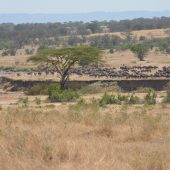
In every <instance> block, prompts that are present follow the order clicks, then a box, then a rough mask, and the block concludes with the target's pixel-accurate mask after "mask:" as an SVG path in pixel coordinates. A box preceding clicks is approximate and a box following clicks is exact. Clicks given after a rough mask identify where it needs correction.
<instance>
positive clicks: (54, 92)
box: [48, 85, 79, 102]
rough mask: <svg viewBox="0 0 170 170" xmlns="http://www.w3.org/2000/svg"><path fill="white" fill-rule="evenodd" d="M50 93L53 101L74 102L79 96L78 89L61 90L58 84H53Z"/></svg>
mask: <svg viewBox="0 0 170 170" xmlns="http://www.w3.org/2000/svg"><path fill="white" fill-rule="evenodd" d="M48 95H49V100H50V101H51V102H73V101H75V100H76V99H77V98H79V95H78V93H77V92H76V91H74V90H71V89H67V90H61V89H60V88H59V87H58V86H56V85H52V86H50V87H49V88H48Z"/></svg>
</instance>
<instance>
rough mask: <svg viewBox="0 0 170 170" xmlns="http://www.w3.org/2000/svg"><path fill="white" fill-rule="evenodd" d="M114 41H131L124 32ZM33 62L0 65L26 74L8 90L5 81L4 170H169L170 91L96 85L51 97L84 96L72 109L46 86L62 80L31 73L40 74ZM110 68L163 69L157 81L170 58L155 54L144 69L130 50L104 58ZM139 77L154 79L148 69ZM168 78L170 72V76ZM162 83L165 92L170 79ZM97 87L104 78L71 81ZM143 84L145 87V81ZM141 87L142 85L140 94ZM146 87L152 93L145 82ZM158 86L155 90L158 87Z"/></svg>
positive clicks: (0, 90)
mask: <svg viewBox="0 0 170 170" xmlns="http://www.w3.org/2000/svg"><path fill="white" fill-rule="evenodd" d="M169 31H170V30H169V29H160V30H159V29H158V30H143V31H133V32H132V35H133V37H136V38H137V39H139V38H140V37H141V36H145V37H146V38H147V39H152V38H164V37H169V36H170V34H169ZM106 34H108V33H103V34H93V35H89V36H88V38H92V37H93V36H99V35H100V36H105V35H106ZM108 35H118V36H120V37H121V38H124V35H123V34H122V33H119V32H118V33H113V34H112V33H110V34H108ZM61 38H68V37H61ZM28 57H29V56H27V55H25V54H24V50H23V49H21V50H19V51H17V55H16V56H4V57H0V67H13V68H16V69H25V70H26V71H25V72H24V71H21V72H17V71H16V72H14V73H10V74H5V76H7V77H9V78H11V79H14V80H23V81H9V82H5V83H4V82H3V83H4V84H3V83H1V79H0V83H1V84H0V170H1V169H2V170H33V169H36V170H49V169H50V170H170V154H169V153H170V104H168V102H170V101H168V100H167V99H168V97H167V95H168V90H167V89H168V88H167V89H166V90H167V91H157V92H155V91H154V90H153V89H152V88H148V86H147V87H145V88H144V86H143V87H142V88H139V89H137V90H134V91H132V89H131V88H129V89H131V90H129V92H127V91H128V90H127V91H123V89H121V88H120V86H118V83H117V82H116V83H115V82H111V83H110V84H109V83H108V82H107V83H106V82H104V83H103V82H97V83H96V82H95V83H93V84H90V85H89V84H86V85H84V86H85V87H84V89H83V87H79V88H78V87H77V86H76V84H74V85H75V87H74V90H73V89H71V90H72V91H69V90H70V89H67V90H66V89H65V90H63V89H62V90H61V89H55V90H54V91H52V92H53V93H52V92H51V93H52V94H51V96H52V97H54V98H55V97H56V96H57V95H58V96H59V97H61V99H62V97H63V98H64V97H65V96H67V93H68V96H67V97H68V98H69V97H70V96H71V95H75V94H74V93H77V96H76V98H75V96H74V100H71V99H70V98H69V99H70V101H69V102H68V101H67V102H66V101H57V100H56V101H52V100H50V90H49V89H50V88H51V87H50V86H49V84H45V83H44V82H46V81H45V80H49V79H50V80H55V81H59V80H60V79H59V76H58V74H57V73H55V72H53V74H51V72H49V73H46V72H45V71H44V72H40V74H38V73H39V72H36V74H35V72H31V71H30V68H36V67H37V66H36V65H34V64H33V63H31V62H29V63H28V62H27V59H28ZM103 61H104V62H103V63H102V64H103V66H104V67H105V68H110V69H111V68H113V69H115V70H116V71H120V70H121V69H120V67H121V66H123V65H125V66H128V67H133V66H140V67H147V66H156V69H155V68H152V69H151V70H149V73H148V72H147V73H146V74H152V73H154V72H156V71H158V70H160V69H162V68H163V67H165V66H166V67H169V65H170V55H167V54H164V53H161V52H160V51H158V50H156V48H153V49H152V50H151V51H150V52H149V54H148V55H147V57H146V58H145V61H139V60H138V59H137V57H135V56H134V54H133V53H132V52H130V50H126V51H116V52H114V53H113V54H111V53H110V52H109V51H108V50H104V51H103ZM92 67H93V66H92ZM144 69H145V70H144ZM139 70H142V71H148V70H147V69H146V68H139V69H138V68H137V69H136V70H135V69H134V71H139ZM142 71H141V72H142ZM168 71H169V70H168V69H167V73H169V72H168ZM105 72H106V71H105ZM129 72H130V73H131V70H130V71H129ZM144 73H145V72H144ZM3 74H4V73H3V71H2V73H1V72H0V78H1V77H2V76H4V75H3ZM136 74H140V72H136ZM154 78H155V77H153V79H154ZM161 78H162V77H160V78H159V77H158V80H160V81H161V83H160V84H159V83H156V85H157V86H162V87H163V88H165V87H164V86H165V84H166V85H167V84H168V78H167V77H163V78H162V79H161ZM97 79H98V77H97V76H96V77H93V76H91V77H90V76H88V75H86V76H84V75H83V74H72V75H71V76H70V77H69V80H78V81H77V82H78V83H79V82H80V81H90V80H97ZM106 79H107V80H113V77H109V76H108V77H106V76H105V77H104V76H103V77H100V79H99V80H106ZM124 79H126V77H125V78H124ZM139 79H140V80H142V78H141V77H139ZM139 79H137V78H136V81H138V83H137V86H138V85H139V83H140V81H139ZM8 80H9V79H8ZM25 80H36V81H42V82H43V83H44V84H43V83H42V84H41V85H40V84H39V85H38V84H36V82H35V84H33V83H34V81H28V82H25ZM119 80H123V78H122V77H119ZM126 80H128V79H126ZM129 80H130V81H131V80H132V79H130V78H129ZM134 80H135V78H134ZM143 80H144V79H143ZM146 80H150V81H151V80H152V79H150V78H148V79H146ZM130 81H129V85H130ZM11 82H12V83H13V84H12V83H11ZM14 82H17V83H18V82H19V83H18V84H19V85H18V84H17V83H16V84H15V85H14ZM30 82H31V83H32V82H33V83H32V84H31V83H30ZM122 82H123V81H122ZM122 82H121V83H122ZM132 82H133V81H132ZM162 82H163V83H162ZM164 82H165V83H164ZM10 83H11V84H10ZM26 83H27V85H28V86H27V87H26ZM29 83H30V84H31V85H32V86H31V85H30V84H29ZM133 83H134V82H133ZM142 83H143V84H145V85H146V82H142ZM142 83H141V84H142ZM153 83H154V82H150V84H151V86H152V85H153ZM70 84H71V83H70ZM126 84H127V83H126V81H125V82H124V85H125V86H126V87H127V86H128V85H126ZM134 84H135V83H134ZM143 84H142V85H143ZM162 84H163V85H162ZM43 85H44V86H43ZM88 85H89V86H88ZM15 86H16V87H17V86H18V88H15ZM20 86H21V87H20ZM23 86H25V89H24V88H22V87H23ZM53 86H54V85H53ZM55 86H56V85H55ZM129 87H130V86H129ZM154 87H156V86H154ZM12 88H13V91H12ZM42 88H43V89H42ZM169 88H170V87H169ZM41 90H42V91H43V92H44V94H43V93H41ZM164 90H165V89H164ZM29 92H32V94H30V93H29ZM38 92H39V94H40V95H38ZM64 92H66V93H64ZM106 92H107V94H106ZM150 92H151V93H150ZM169 93H170V92H169ZM63 94H65V96H62V95H63ZM69 95H70V96H69ZM109 95H110V96H111V97H110V96H109ZM149 95H150V96H149ZM58 96H57V97H58ZM115 96H116V97H115ZM148 96H149V97H148ZM154 96H155V98H154ZM57 97H56V98H57ZM59 97H58V98H59ZM109 97H110V98H109ZM166 97H167V98H166ZM148 98H149V99H148ZM150 98H151V99H152V100H151V99H150ZM153 98H154V99H155V100H154V99H153ZM64 99H65V98H64ZM102 99H103V100H102ZM104 99H105V100H104ZM130 99H131V100H130ZM165 99H166V100H165ZM148 100H149V102H150V101H151V103H149V102H148ZM169 100H170V94H169ZM103 101H104V102H103ZM107 102H108V103H107ZM114 102H115V103H114Z"/></svg>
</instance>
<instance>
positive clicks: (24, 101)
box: [18, 97, 29, 107]
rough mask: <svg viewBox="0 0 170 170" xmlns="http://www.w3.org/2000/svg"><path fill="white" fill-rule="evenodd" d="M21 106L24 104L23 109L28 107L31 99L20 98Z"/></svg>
mask: <svg viewBox="0 0 170 170" xmlns="http://www.w3.org/2000/svg"><path fill="white" fill-rule="evenodd" d="M18 102H19V104H22V106H23V107H28V104H29V99H28V97H25V98H19V101H18Z"/></svg>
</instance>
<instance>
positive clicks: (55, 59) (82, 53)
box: [28, 46, 101, 89]
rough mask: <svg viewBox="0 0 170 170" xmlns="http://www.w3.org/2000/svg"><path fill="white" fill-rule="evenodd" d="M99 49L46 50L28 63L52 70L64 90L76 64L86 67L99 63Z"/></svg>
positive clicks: (87, 47)
mask: <svg viewBox="0 0 170 170" xmlns="http://www.w3.org/2000/svg"><path fill="white" fill-rule="evenodd" d="M100 54H101V52H100V50H99V49H97V48H95V47H91V46H79V47H74V48H61V49H46V50H42V51H39V52H38V53H37V55H35V56H32V57H30V58H29V59H28V61H34V62H36V63H45V64H46V67H47V68H52V69H54V70H55V71H56V72H58V74H59V75H60V87H61V89H64V88H65V84H66V82H67V80H68V77H69V74H70V73H69V71H70V69H71V68H73V67H74V66H75V65H76V64H78V65H88V64H91V63H96V64H97V63H98V62H100V61H101V55H100Z"/></svg>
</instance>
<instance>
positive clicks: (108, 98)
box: [99, 93, 140, 106]
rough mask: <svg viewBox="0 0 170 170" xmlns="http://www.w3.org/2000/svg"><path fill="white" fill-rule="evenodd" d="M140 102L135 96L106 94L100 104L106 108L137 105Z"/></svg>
mask: <svg viewBox="0 0 170 170" xmlns="http://www.w3.org/2000/svg"><path fill="white" fill-rule="evenodd" d="M139 102H140V99H139V97H137V96H134V95H131V96H128V95H121V94H117V95H109V94H107V93H105V94H104V95H103V97H102V99H101V100H100V102H99V103H100V106H105V105H107V104H137V103H139Z"/></svg>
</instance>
